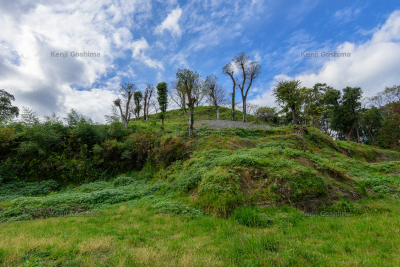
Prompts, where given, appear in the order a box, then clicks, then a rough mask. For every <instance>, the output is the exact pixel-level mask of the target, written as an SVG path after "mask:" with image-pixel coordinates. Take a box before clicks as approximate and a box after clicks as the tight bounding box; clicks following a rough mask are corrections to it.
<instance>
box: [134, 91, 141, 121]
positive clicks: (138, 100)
mask: <svg viewBox="0 0 400 267" xmlns="http://www.w3.org/2000/svg"><path fill="white" fill-rule="evenodd" d="M142 99H143V94H142V92H140V91H137V92H135V93H134V94H133V101H134V102H135V109H134V113H135V116H136V120H137V121H138V120H139V118H140V111H141V110H142V105H141V102H142Z"/></svg>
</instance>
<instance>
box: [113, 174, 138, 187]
mask: <svg viewBox="0 0 400 267" xmlns="http://www.w3.org/2000/svg"><path fill="white" fill-rule="evenodd" d="M134 182H135V180H134V179H133V178H132V177H125V176H121V177H117V178H116V179H115V180H114V181H113V185H114V187H118V186H127V185H130V184H132V183H134Z"/></svg>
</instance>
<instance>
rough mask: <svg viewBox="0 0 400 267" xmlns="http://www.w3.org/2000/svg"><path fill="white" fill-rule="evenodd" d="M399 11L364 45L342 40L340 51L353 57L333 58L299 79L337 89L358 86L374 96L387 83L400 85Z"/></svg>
mask: <svg viewBox="0 0 400 267" xmlns="http://www.w3.org/2000/svg"><path fill="white" fill-rule="evenodd" d="M398 40H400V11H396V12H393V13H392V14H391V15H390V17H389V18H388V19H387V21H386V23H385V24H384V25H383V26H382V27H380V29H378V30H377V31H376V32H375V33H374V35H373V36H372V38H371V40H370V41H367V42H365V43H364V44H360V45H357V44H354V43H349V42H346V43H343V44H341V45H340V46H338V47H337V51H341V52H346V53H351V57H347V58H344V57H339V58H332V59H330V60H328V61H326V62H325V63H324V65H323V67H322V68H321V69H320V70H319V71H318V72H316V73H310V74H300V75H297V76H296V78H297V79H300V80H302V81H303V84H304V85H306V86H312V85H313V84H315V83H317V82H324V83H327V84H328V85H330V86H333V87H334V88H337V89H342V88H344V87H346V86H359V87H361V88H362V89H363V91H364V94H365V95H366V96H371V95H373V94H375V93H376V92H378V91H381V90H383V89H384V88H385V87H386V86H392V85H394V84H400V76H399V71H398V70H399V69H400V43H399V42H397V41H398Z"/></svg>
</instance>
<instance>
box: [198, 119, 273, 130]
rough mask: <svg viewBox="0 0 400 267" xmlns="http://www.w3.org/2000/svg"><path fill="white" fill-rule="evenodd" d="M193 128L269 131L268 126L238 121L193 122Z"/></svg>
mask: <svg viewBox="0 0 400 267" xmlns="http://www.w3.org/2000/svg"><path fill="white" fill-rule="evenodd" d="M193 126H194V128H196V129H199V128H201V127H207V128H208V129H226V128H245V129H271V127H270V126H263V125H255V124H250V123H244V122H240V121H224V120H207V121H195V122H194V125H193Z"/></svg>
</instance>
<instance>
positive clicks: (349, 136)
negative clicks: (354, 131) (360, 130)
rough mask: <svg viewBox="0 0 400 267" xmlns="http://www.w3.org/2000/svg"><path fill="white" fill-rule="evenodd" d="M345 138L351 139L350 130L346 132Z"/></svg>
mask: <svg viewBox="0 0 400 267" xmlns="http://www.w3.org/2000/svg"><path fill="white" fill-rule="evenodd" d="M346 140H347V141H351V131H350V132H348V133H346Z"/></svg>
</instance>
